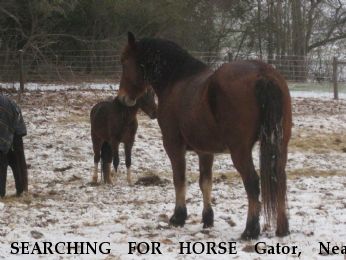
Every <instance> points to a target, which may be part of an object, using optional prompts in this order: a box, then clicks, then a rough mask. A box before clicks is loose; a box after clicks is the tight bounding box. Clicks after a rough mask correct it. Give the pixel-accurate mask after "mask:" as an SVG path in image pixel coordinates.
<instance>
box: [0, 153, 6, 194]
mask: <svg viewBox="0 0 346 260" xmlns="http://www.w3.org/2000/svg"><path fill="white" fill-rule="evenodd" d="M7 166H8V161H7V154H5V153H3V152H1V151H0V197H4V196H5V194H6V179H7Z"/></svg>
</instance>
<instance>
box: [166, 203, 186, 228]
mask: <svg viewBox="0 0 346 260" xmlns="http://www.w3.org/2000/svg"><path fill="white" fill-rule="evenodd" d="M186 218H187V210H186V207H176V208H175V210H174V214H173V216H172V217H171V218H170V220H169V223H170V224H171V225H173V226H175V227H183V226H184V225H185V220H186Z"/></svg>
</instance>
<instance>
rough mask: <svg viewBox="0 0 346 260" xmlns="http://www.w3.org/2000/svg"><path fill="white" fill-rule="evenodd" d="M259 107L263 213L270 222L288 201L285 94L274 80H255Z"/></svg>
mask: <svg viewBox="0 0 346 260" xmlns="http://www.w3.org/2000/svg"><path fill="white" fill-rule="evenodd" d="M256 98H257V101H258V104H259V106H260V129H259V130H260V131H259V140H260V173H261V193H262V203H263V206H264V216H265V220H266V222H267V223H268V224H270V222H271V220H272V219H275V217H276V212H277V208H278V206H279V205H278V204H279V203H280V201H282V200H281V199H282V198H283V199H284V200H286V174H285V171H284V161H283V159H282V158H283V151H282V147H283V126H282V124H283V93H282V91H281V90H280V88H279V86H278V85H277V83H276V82H275V81H274V80H271V79H260V80H258V82H257V83H256Z"/></svg>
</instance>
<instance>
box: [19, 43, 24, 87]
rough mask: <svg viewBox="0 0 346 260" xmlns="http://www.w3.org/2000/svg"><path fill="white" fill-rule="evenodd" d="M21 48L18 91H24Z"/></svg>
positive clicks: (20, 51)
mask: <svg viewBox="0 0 346 260" xmlns="http://www.w3.org/2000/svg"><path fill="white" fill-rule="evenodd" d="M23 54H24V51H23V50H19V84H20V88H19V90H20V93H23V92H24V65H23Z"/></svg>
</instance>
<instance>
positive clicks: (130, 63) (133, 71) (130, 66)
mask: <svg viewBox="0 0 346 260" xmlns="http://www.w3.org/2000/svg"><path fill="white" fill-rule="evenodd" d="M127 41H128V42H127V45H126V47H125V49H124V51H123V53H122V55H121V65H122V74H121V79H120V87H119V93H118V98H119V100H120V102H122V103H123V104H124V105H126V106H134V105H135V104H136V100H137V99H138V98H139V97H140V96H141V95H143V94H144V92H145V90H146V89H147V83H146V82H145V80H144V76H143V71H142V69H141V68H140V64H139V63H138V58H137V57H138V55H137V46H136V39H135V36H134V35H133V34H132V33H131V32H129V33H128V39H127Z"/></svg>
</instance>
